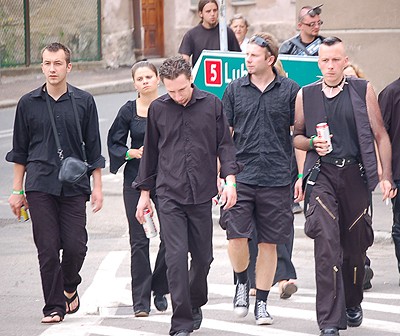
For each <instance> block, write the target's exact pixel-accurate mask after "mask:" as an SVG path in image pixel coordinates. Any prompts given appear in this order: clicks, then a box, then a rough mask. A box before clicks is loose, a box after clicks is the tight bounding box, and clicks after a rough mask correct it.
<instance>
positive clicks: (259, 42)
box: [249, 35, 273, 55]
mask: <svg viewBox="0 0 400 336" xmlns="http://www.w3.org/2000/svg"><path fill="white" fill-rule="evenodd" d="M249 43H255V44H257V45H258V46H259V47H261V48H266V49H267V50H268V51H269V52H270V54H271V55H273V52H272V50H271V47H270V45H269V43H268V42H267V41H265V40H264V39H263V38H262V37H261V36H256V35H255V36H253V37H252V38H250V40H249Z"/></svg>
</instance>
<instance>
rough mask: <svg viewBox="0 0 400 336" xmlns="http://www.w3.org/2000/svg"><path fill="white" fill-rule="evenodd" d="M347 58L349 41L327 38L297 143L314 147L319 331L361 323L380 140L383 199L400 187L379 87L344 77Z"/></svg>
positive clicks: (310, 155) (311, 209) (309, 171)
mask: <svg viewBox="0 0 400 336" xmlns="http://www.w3.org/2000/svg"><path fill="white" fill-rule="evenodd" d="M347 63H348V58H347V56H346V52H345V48H344V45H343V43H342V41H341V40H340V39H339V38H337V37H328V38H326V39H324V40H323V42H322V44H321V46H320V49H319V59H318V65H319V68H320V70H321V72H322V75H323V78H322V80H320V81H317V82H315V83H313V84H310V85H308V86H305V87H303V88H302V90H300V91H299V94H298V96H297V100H296V116H295V130H294V145H295V147H296V148H298V149H301V150H303V151H306V152H307V155H306V160H305V163H304V170H303V171H304V179H305V181H306V188H305V202H306V204H307V203H308V210H307V211H306V213H305V216H306V223H305V232H306V234H307V235H308V236H309V237H310V238H312V239H314V249H315V271H316V284H317V299H316V302H317V320H318V325H319V327H320V329H321V333H320V335H339V330H341V329H346V328H347V326H349V327H358V326H359V325H360V324H361V323H362V319H363V312H362V309H361V302H362V299H363V278H364V262H365V256H366V250H367V248H368V247H369V246H371V245H372V243H373V230H372V227H371V217H370V216H369V214H368V208H369V205H370V197H369V195H370V192H372V191H373V190H374V189H375V187H376V185H377V184H378V182H379V181H378V175H377V163H376V156H375V149H374V141H376V143H377V148H378V153H379V157H380V160H381V163H382V178H381V181H380V182H379V183H380V187H381V190H382V194H383V199H384V200H385V199H386V198H393V197H394V196H395V195H396V191H397V190H396V187H395V185H394V182H393V179H392V169H391V155H392V154H391V145H390V140H389V136H388V134H387V132H386V130H385V128H384V125H383V121H382V116H381V113H380V109H379V105H378V102H377V98H376V95H375V92H374V90H373V88H372V85H371V84H370V83H368V82H367V81H365V80H363V79H358V78H347V77H345V76H344V75H343V69H344V68H345V66H346V65H347ZM321 91H322V92H323V94H322V95H321ZM319 123H327V124H328V126H329V129H330V138H331V142H332V146H331V147H332V148H330V146H329V142H328V141H327V140H326V139H324V138H322V137H320V136H316V126H317V124H319ZM328 137H329V135H328ZM299 168H300V169H301V168H302V167H301V166H300V165H299ZM311 189H312V190H311Z"/></svg>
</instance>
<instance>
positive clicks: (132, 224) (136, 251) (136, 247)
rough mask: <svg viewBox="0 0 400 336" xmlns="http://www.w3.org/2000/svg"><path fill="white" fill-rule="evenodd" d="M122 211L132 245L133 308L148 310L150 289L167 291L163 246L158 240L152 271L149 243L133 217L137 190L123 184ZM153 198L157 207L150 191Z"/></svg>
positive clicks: (164, 292) (153, 198) (163, 292)
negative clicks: (123, 208) (123, 205)
mask: <svg viewBox="0 0 400 336" xmlns="http://www.w3.org/2000/svg"><path fill="white" fill-rule="evenodd" d="M123 196H124V204H125V212H126V216H127V218H128V223H129V242H130V245H131V278H132V302H133V310H134V311H135V312H137V311H146V312H150V298H151V292H152V291H153V292H154V293H155V294H161V295H164V294H167V293H168V282H167V264H166V263H165V246H164V243H163V240H161V242H160V246H159V250H158V253H157V258H156V262H155V265H154V271H152V270H151V263H150V255H149V243H150V240H149V239H148V238H147V237H146V234H145V233H144V230H143V225H141V224H140V223H139V222H138V221H137V219H136V217H135V213H136V205H137V203H138V200H139V197H140V191H138V190H136V189H133V188H132V187H128V186H124V189H123ZM152 200H153V202H154V204H155V205H156V207H157V201H156V198H155V196H154V195H153V194H152Z"/></svg>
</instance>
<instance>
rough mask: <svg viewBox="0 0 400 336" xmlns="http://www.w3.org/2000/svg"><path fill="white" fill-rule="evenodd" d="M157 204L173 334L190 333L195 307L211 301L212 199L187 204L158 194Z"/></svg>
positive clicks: (171, 332)
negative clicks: (208, 285) (165, 263)
mask: <svg viewBox="0 0 400 336" xmlns="http://www.w3.org/2000/svg"><path fill="white" fill-rule="evenodd" d="M158 207H159V212H158V215H159V217H160V221H161V226H162V230H161V236H162V238H163V240H164V243H165V248H166V252H165V260H166V262H167V267H168V270H167V277H168V284H169V291H170V293H171V301H172V309H173V314H172V318H171V329H170V335H172V334H173V333H175V332H177V331H179V330H187V331H189V332H191V331H193V317H192V308H197V307H201V306H203V305H205V304H206V303H207V301H208V287H207V276H208V272H209V270H210V265H211V262H212V260H213V252H212V233H213V224H212V217H211V199H210V201H209V202H206V203H203V204H189V205H186V204H179V203H177V202H175V201H174V200H171V199H163V198H161V197H158ZM188 253H190V256H191V261H190V269H189V271H188Z"/></svg>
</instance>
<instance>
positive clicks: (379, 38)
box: [296, 0, 400, 93]
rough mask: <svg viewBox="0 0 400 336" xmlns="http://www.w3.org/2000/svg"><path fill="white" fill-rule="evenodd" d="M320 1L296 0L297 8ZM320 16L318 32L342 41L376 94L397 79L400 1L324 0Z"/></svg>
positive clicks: (399, 48) (399, 45) (317, 3)
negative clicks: (320, 28)
mask: <svg viewBox="0 0 400 336" xmlns="http://www.w3.org/2000/svg"><path fill="white" fill-rule="evenodd" d="M320 3H321V1H320V0H312V1H307V0H298V1H297V4H296V7H297V9H296V11H298V10H299V9H300V8H301V7H302V6H304V5H311V6H313V5H314V6H315V5H319V4H320ZM321 17H322V19H323V21H324V25H323V26H322V30H321V35H323V36H332V35H333V36H337V37H339V38H341V39H342V40H343V42H344V43H345V45H346V48H347V53H348V55H349V58H350V61H351V62H353V63H356V64H358V65H359V66H360V67H361V68H362V70H363V71H364V73H365V75H366V77H367V79H368V80H370V81H371V83H372V85H373V86H374V88H375V90H376V92H377V93H379V92H380V91H381V90H382V89H383V88H384V87H385V86H386V85H387V84H389V83H390V82H392V81H394V80H395V79H397V78H399V76H400V70H399V66H398V58H399V57H398V55H399V54H400V43H399V42H400V1H398V0H382V1H376V0H352V1H348V0H335V1H325V3H324V6H323V7H322V14H321Z"/></svg>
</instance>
